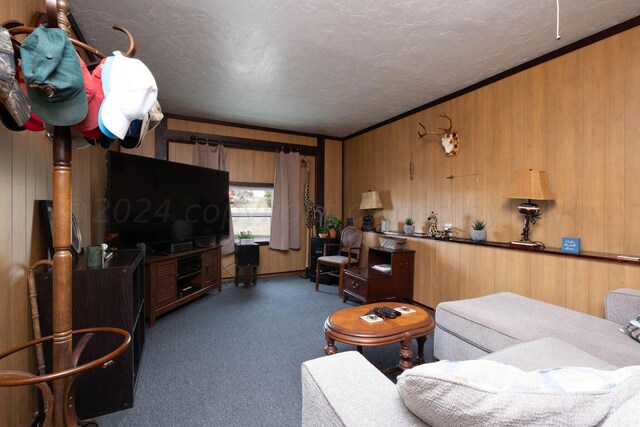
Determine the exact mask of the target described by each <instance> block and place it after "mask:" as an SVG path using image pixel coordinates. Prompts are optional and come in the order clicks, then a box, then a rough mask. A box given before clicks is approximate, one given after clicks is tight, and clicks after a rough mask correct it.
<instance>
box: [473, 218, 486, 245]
mask: <svg viewBox="0 0 640 427" xmlns="http://www.w3.org/2000/svg"><path fill="white" fill-rule="evenodd" d="M485 226H486V224H485V223H484V221H482V220H481V219H476V220H475V221H474V222H473V225H472V226H471V239H472V240H473V241H474V242H484V241H485V240H487V230H486V229H485Z"/></svg>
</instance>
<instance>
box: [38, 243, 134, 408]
mask: <svg viewBox="0 0 640 427" xmlns="http://www.w3.org/2000/svg"><path fill="white" fill-rule="evenodd" d="M142 260H143V254H142V251H141V250H139V249H131V250H120V251H118V252H116V253H115V254H114V256H113V257H111V258H110V259H109V260H107V261H106V262H105V263H104V266H103V267H94V268H91V267H87V264H86V256H85V255H81V256H79V257H77V258H75V259H74V260H73V265H72V278H73V294H72V299H73V326H74V329H84V328H92V327H98V326H108V327H115V328H120V329H123V330H125V331H127V332H129V334H130V335H131V344H130V345H129V347H128V348H127V349H126V350H125V351H124V353H122V354H121V355H120V356H119V357H118V358H116V359H114V361H113V362H114V363H113V364H112V365H110V366H109V367H107V368H105V369H91V370H90V371H87V372H85V373H84V374H82V375H81V376H80V377H79V378H78V385H77V393H76V410H77V413H78V415H79V416H80V418H83V419H88V418H93V417H97V416H101V415H104V414H108V413H110V412H114V411H119V410H122V409H127V408H130V407H131V406H133V402H134V395H135V393H134V392H135V385H136V381H137V378H138V370H139V367H140V362H141V360H142V350H143V347H144V339H145V335H144V333H145V330H144V317H143V316H144V306H145V300H144V266H143V264H142ZM35 279H36V288H37V291H38V307H39V310H40V327H41V331H42V336H46V335H50V334H52V333H53V314H54V313H53V304H52V299H53V274H52V273H51V272H43V273H38V274H36V278H35ZM76 340H77V338H75V337H74V341H76ZM121 341H122V338H120V337H119V336H116V335H113V334H99V335H96V336H95V337H94V338H93V339H92V340H91V341H90V342H89V345H88V346H87V348H86V349H85V352H84V353H83V355H82V357H81V359H80V360H81V362H82V363H85V362H86V361H90V360H94V359H95V358H97V357H102V356H104V355H105V354H107V353H109V352H110V351H112V350H113V349H114V348H116V347H117V346H118V345H119V344H120V343H121ZM44 352H45V359H46V360H47V371H48V372H49V373H50V372H52V369H51V368H52V366H53V364H52V357H53V356H52V355H53V351H52V345H51V343H46V344H45V345H44Z"/></svg>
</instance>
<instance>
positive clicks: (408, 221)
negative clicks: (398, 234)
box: [404, 216, 413, 225]
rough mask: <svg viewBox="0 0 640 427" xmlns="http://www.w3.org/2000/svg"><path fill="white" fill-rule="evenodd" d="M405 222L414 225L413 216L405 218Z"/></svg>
mask: <svg viewBox="0 0 640 427" xmlns="http://www.w3.org/2000/svg"><path fill="white" fill-rule="evenodd" d="M404 223H405V224H406V225H413V218H411V217H410V216H409V217H407V219H405V220H404Z"/></svg>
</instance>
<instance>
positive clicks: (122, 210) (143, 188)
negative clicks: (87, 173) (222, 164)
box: [106, 151, 230, 247]
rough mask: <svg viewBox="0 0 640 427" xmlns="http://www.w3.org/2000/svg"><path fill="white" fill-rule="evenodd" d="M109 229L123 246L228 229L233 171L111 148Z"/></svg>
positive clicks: (190, 237) (210, 234) (215, 233)
mask: <svg viewBox="0 0 640 427" xmlns="http://www.w3.org/2000/svg"><path fill="white" fill-rule="evenodd" d="M106 203H107V209H106V211H107V234H112V233H117V234H118V238H117V245H118V246H119V247H128V246H135V245H136V244H137V243H145V244H151V245H155V244H159V243H170V242H185V241H196V242H195V243H197V240H200V239H203V238H210V237H214V236H227V235H229V211H230V208H229V172H226V171H219V170H215V169H209V168H204V167H199V166H191V165H186V164H182V163H176V162H169V161H166V160H158V159H153V158H148V157H141V156H135V155H132V154H125V153H118V152H114V151H109V152H108V155H107V201H106Z"/></svg>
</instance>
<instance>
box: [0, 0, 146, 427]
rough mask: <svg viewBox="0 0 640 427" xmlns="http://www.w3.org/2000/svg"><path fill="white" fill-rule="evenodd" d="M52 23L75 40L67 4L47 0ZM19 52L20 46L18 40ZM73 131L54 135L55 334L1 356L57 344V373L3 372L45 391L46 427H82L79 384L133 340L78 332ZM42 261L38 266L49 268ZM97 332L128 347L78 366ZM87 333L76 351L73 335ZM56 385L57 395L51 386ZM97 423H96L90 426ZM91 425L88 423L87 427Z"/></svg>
mask: <svg viewBox="0 0 640 427" xmlns="http://www.w3.org/2000/svg"><path fill="white" fill-rule="evenodd" d="M46 10H47V22H48V26H49V28H63V29H64V30H65V31H66V32H67V34H68V35H69V36H71V29H70V27H71V25H70V22H69V20H68V18H67V15H68V14H69V12H70V7H69V4H68V3H67V1H66V0H57V1H56V0H46ZM4 25H5V26H6V28H7V29H9V32H10V34H11V35H12V36H14V35H16V34H28V33H31V32H32V31H33V30H34V28H31V27H25V26H23V25H22V24H21V23H19V22H16V21H9V22H8V23H5V24H4ZM113 28H114V29H116V30H118V31H121V32H123V33H125V34H126V35H127V36H128V37H129V49H128V50H127V52H126V53H125V54H124V55H125V56H128V57H132V56H133V55H134V54H135V51H136V46H135V42H134V40H133V37H132V36H131V34H130V33H129V32H128V31H127V30H126V29H124V28H122V27H118V26H114V27H113ZM12 41H13V44H14V49H16V50H17V53H19V49H18V48H19V46H20V42H19V41H18V40H17V39H15V38H14V37H12ZM71 41H72V43H73V44H74V45H75V46H77V47H80V48H82V49H84V50H86V51H88V52H91V53H92V54H94V55H96V56H98V57H99V58H104V57H105V55H103V54H102V53H100V52H99V51H98V50H97V49H94V48H93V47H91V46H89V45H87V44H85V43H82V42H80V41H78V40H74V39H71ZM71 202H72V199H71V131H70V128H69V127H68V126H55V129H54V132H53V207H54V210H53V247H54V248H55V254H54V255H53V260H52V261H53V335H51V336H48V337H44V338H39V339H35V340H32V341H30V342H28V343H26V344H23V345H20V346H18V347H14V348H12V349H9V350H7V351H5V352H2V353H0V359H3V358H4V357H7V356H9V355H10V354H13V353H16V352H18V351H21V350H24V349H26V348H29V347H33V346H38V345H41V344H42V343H43V342H46V341H53V366H52V373H51V374H48V375H34V374H31V373H27V372H19V371H0V387H13V386H20V385H36V386H37V387H38V388H39V389H40V391H41V392H42V396H43V401H44V420H43V424H42V425H43V426H45V427H49V426H56V427H58V426H77V425H78V418H77V416H76V413H75V405H74V400H75V399H74V391H75V380H76V378H77V377H78V376H79V375H80V374H81V373H82V372H84V371H87V370H89V369H92V368H95V367H98V366H106V365H107V364H108V363H110V362H111V361H112V360H113V359H114V358H115V357H117V356H118V355H120V354H121V353H122V352H123V351H124V350H125V349H126V348H127V347H128V345H129V343H130V341H131V336H130V335H129V333H128V332H126V331H124V330H122V329H118V328H109V327H99V328H90V329H83V330H75V331H74V330H73V325H72V269H71V267H72V254H71V251H70V247H71ZM44 263H45V261H39V262H38V263H36V266H37V265H42V264H44ZM95 333H115V334H120V335H121V336H122V337H123V342H122V344H121V345H120V346H119V347H118V348H117V349H116V350H114V351H112V352H111V353H109V354H107V355H105V356H103V357H101V358H99V359H96V360H93V361H91V362H89V363H85V364H83V365H81V366H77V364H78V360H79V358H80V355H81V353H82V350H83V349H84V347H85V346H86V345H87V343H88V342H89V340H90V339H91V338H92V337H93V334H95ZM75 334H84V336H83V337H82V338H81V339H80V340H79V341H78V344H77V345H76V348H75V349H74V348H73V335H75ZM48 381H53V393H52V392H51V390H50V389H49V386H48V385H47V382H48ZM89 424H94V425H95V422H90V423H89ZM84 425H86V424H84Z"/></svg>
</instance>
